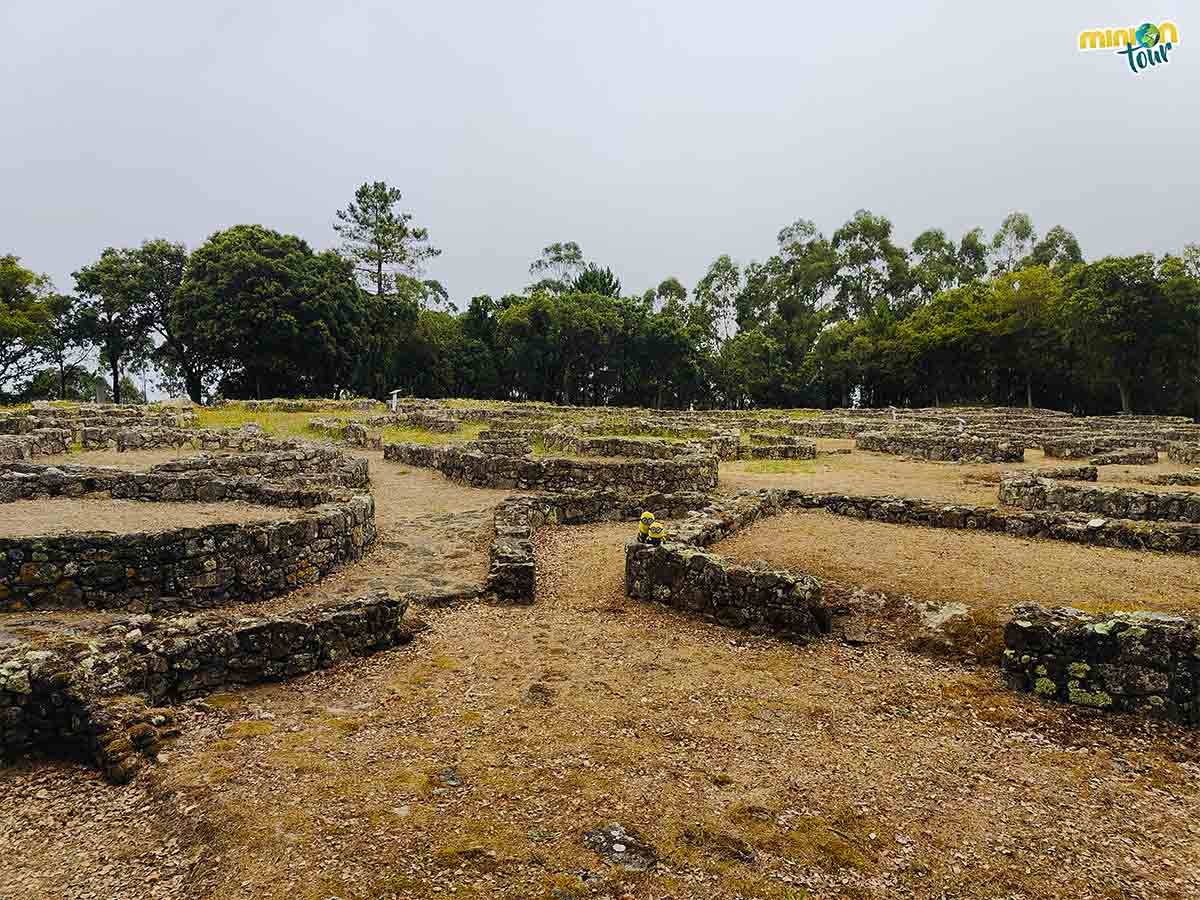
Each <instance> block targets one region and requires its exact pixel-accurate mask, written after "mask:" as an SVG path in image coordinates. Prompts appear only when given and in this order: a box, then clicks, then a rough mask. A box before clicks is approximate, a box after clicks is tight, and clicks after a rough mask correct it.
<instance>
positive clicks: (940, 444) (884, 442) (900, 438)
mask: <svg viewBox="0 0 1200 900" xmlns="http://www.w3.org/2000/svg"><path fill="white" fill-rule="evenodd" d="M854 446H855V448H856V449H858V450H873V451H875V452H876V453H888V454H891V455H893V456H911V457H914V458H916V459H926V460H934V461H947V462H972V463H995V462H1024V460H1025V447H1024V444H1023V443H1009V442H1007V441H997V440H987V439H984V438H975V437H971V436H969V435H965V434H932V433H926V434H922V433H911V434H901V433H896V432H882V431H875V432H863V433H860V434H859V435H858V436H857V437H856V438H855V440H854Z"/></svg>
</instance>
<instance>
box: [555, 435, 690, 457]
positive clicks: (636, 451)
mask: <svg viewBox="0 0 1200 900" xmlns="http://www.w3.org/2000/svg"><path fill="white" fill-rule="evenodd" d="M541 439H542V446H543V447H544V448H545V449H546V450H547V451H551V452H554V451H557V452H562V453H573V454H575V455H577V456H607V457H629V458H632V459H675V458H677V457H680V456H693V455H695V454H696V453H697V448H696V446H695V445H692V444H684V443H679V442H675V441H666V440H661V439H658V438H635V437H622V436H619V435H598V436H595V437H591V436H587V435H583V434H580V433H579V432H578V431H577V430H575V429H570V428H548V429H546V430H545V431H543V432H542V434H541Z"/></svg>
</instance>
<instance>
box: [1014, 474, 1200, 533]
mask: <svg viewBox="0 0 1200 900" xmlns="http://www.w3.org/2000/svg"><path fill="white" fill-rule="evenodd" d="M1000 502H1001V503H1004V504H1006V505H1008V506H1015V507H1018V508H1020V509H1027V510H1056V511H1059V512H1077V513H1089V514H1094V515H1098V516H1105V517H1110V518H1115V519H1132V520H1135V521H1167V522H1191V523H1196V522H1200V493H1196V492H1194V491H1177V492H1167V493H1158V492H1154V491H1137V490H1131V489H1129V488H1111V487H1091V486H1087V487H1085V486H1083V485H1075V484H1062V483H1056V482H1053V481H1050V480H1048V479H1044V478H1038V477H1037V476H1036V475H1024V474H1012V473H1006V474H1005V475H1004V476H1003V477H1002V478H1001V480H1000Z"/></svg>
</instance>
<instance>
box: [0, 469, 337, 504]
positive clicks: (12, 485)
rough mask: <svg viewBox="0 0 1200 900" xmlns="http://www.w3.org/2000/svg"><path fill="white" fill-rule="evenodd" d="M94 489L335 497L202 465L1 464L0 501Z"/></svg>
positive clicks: (291, 500) (145, 496) (127, 496)
mask: <svg viewBox="0 0 1200 900" xmlns="http://www.w3.org/2000/svg"><path fill="white" fill-rule="evenodd" d="M97 494H107V495H108V496H109V497H111V498H112V499H114V500H141V501H144V502H150V503H153V502H188V501H198V502H202V503H216V502H221V501H241V502H243V503H254V504H258V505H262V506H278V507H283V508H288V509H306V508H310V507H314V506H319V505H320V504H322V503H329V502H331V501H333V500H334V499H335V495H334V492H333V491H332V490H331V489H330V488H328V487H325V486H322V485H320V484H313V483H310V482H309V481H308V480H306V479H295V480H292V481H285V482H275V481H267V480H266V479H265V478H262V477H255V476H232V477H231V476H227V475H225V474H223V473H214V472H211V471H206V470H198V471H180V472H172V471H166V472H155V471H149V472H129V471H126V470H124V469H115V468H111V467H104V466H76V465H69V464H63V465H60V466H49V465H44V464H40V463H7V464H0V503H11V502H14V501H17V500H33V499H36V498H38V497H83V496H95V495H97Z"/></svg>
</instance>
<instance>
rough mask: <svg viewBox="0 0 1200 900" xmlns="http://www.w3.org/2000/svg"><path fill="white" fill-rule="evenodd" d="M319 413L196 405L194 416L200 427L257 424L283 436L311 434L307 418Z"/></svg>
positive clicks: (229, 426)
mask: <svg viewBox="0 0 1200 900" xmlns="http://www.w3.org/2000/svg"><path fill="white" fill-rule="evenodd" d="M319 415H320V413H312V412H275V411H273V410H249V409H245V408H243V407H240V406H232V405H231V406H216V407H207V406H205V407H197V408H196V417H197V418H198V419H199V421H200V427H201V428H241V427H242V426H243V425H259V426H261V427H262V429H263V430H264V431H267V432H269V433H271V434H277V435H281V436H283V437H309V438H311V437H312V436H313V434H312V432H311V431H309V430H308V420H309V419H311V418H313V417H314V416H319Z"/></svg>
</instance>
